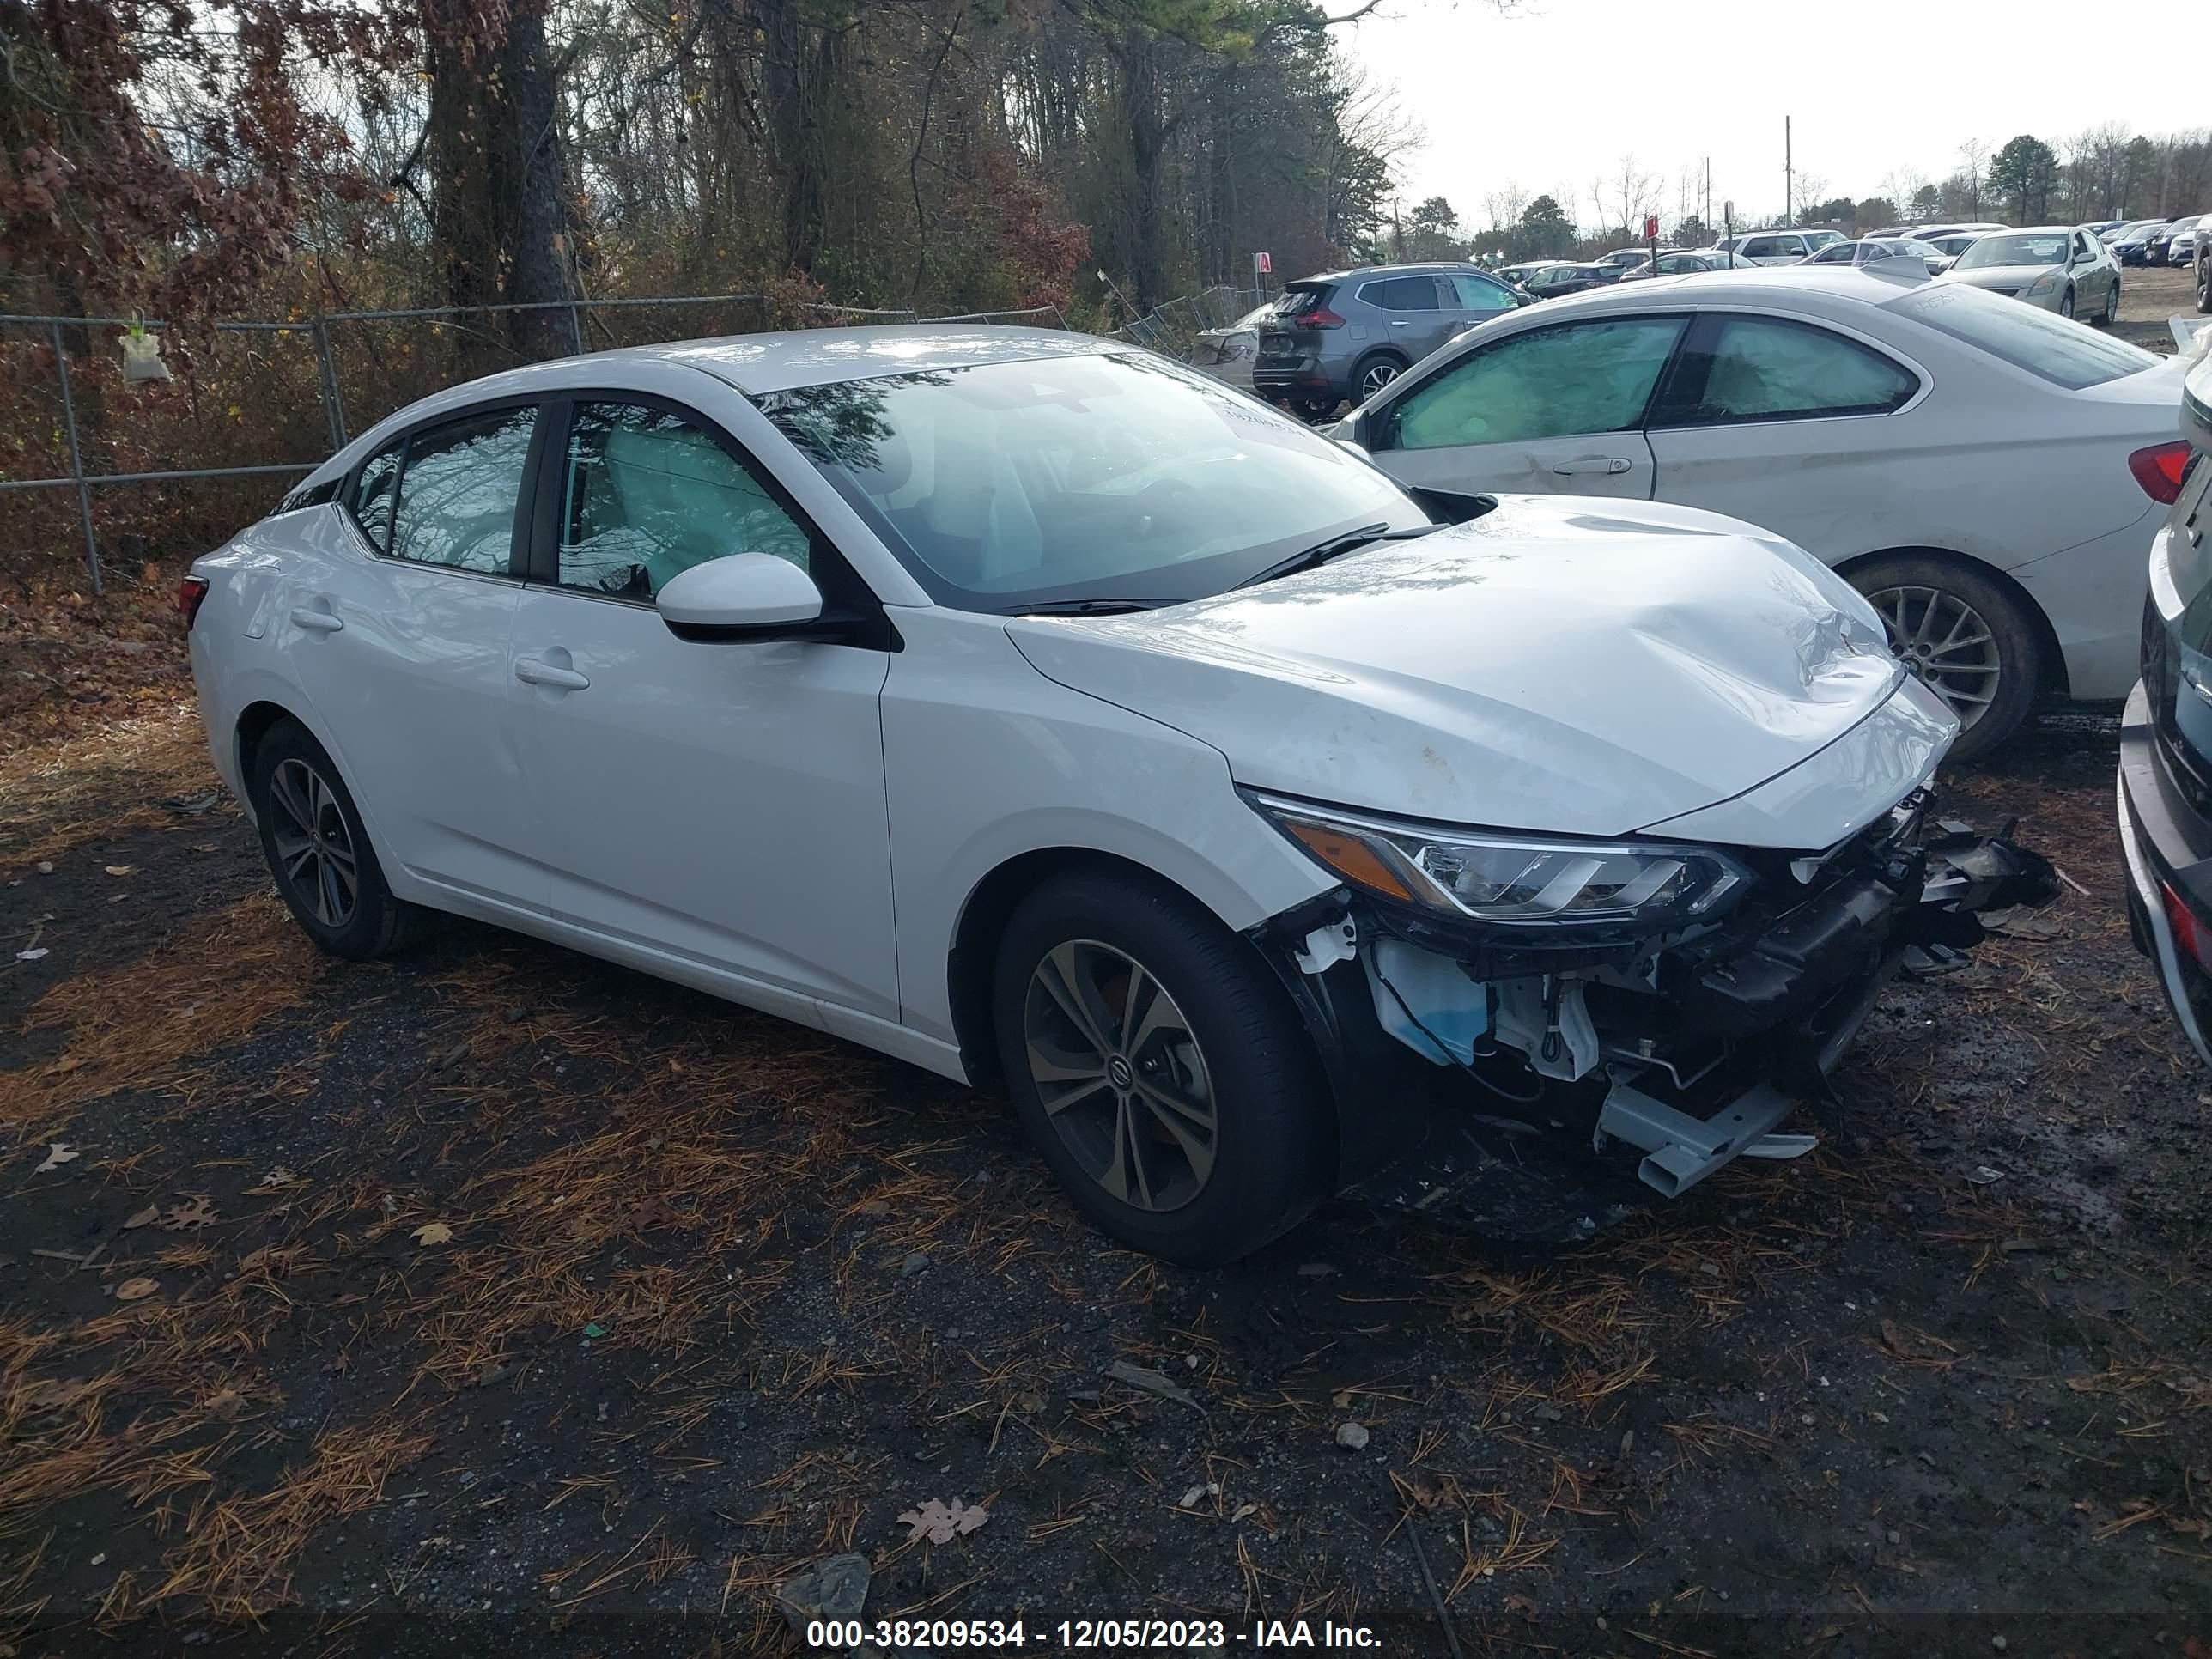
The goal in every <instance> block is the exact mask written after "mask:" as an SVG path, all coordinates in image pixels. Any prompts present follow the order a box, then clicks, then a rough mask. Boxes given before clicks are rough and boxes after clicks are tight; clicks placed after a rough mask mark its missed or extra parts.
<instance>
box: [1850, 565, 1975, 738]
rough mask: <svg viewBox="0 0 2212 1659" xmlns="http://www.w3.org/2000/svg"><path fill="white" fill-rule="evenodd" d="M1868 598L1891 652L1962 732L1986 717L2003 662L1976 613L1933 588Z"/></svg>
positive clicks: (1898, 590) (1889, 591) (1891, 590)
mask: <svg viewBox="0 0 2212 1659" xmlns="http://www.w3.org/2000/svg"><path fill="white" fill-rule="evenodd" d="M1867 598H1868V599H1869V602H1870V603H1871V604H1872V605H1873V606H1874V608H1875V611H1878V612H1879V613H1881V621H1882V626H1883V627H1884V628H1886V629H1888V630H1889V643H1890V646H1891V647H1892V648H1893V650H1895V651H1896V653H1897V654H1898V656H1899V658H1901V659H1903V660H1904V663H1905V666H1906V667H1907V668H1909V669H1911V671H1912V672H1913V674H1914V676H1915V677H1916V678H1919V679H1921V680H1923V681H1925V682H1926V683H1927V684H1929V686H1930V687H1931V688H1933V689H1934V690H1935V691H1936V693H1937V695H1939V696H1942V699H1943V700H1944V702H1948V703H1949V704H1950V705H1951V712H1952V713H1953V714H1956V715H1957V716H1958V717H1959V729H1960V731H1965V730H1966V729H1967V728H1968V727H1970V726H1972V725H1973V724H1974V722H1975V721H1977V720H1980V719H1981V717H1982V716H1983V715H1984V714H1986V713H1988V712H1989V707H1990V704H1991V703H1993V702H1996V696H1997V687H1998V685H1999V684H2000V683H2001V682H2002V679H2003V677H2004V659H2003V658H2002V656H2001V655H2000V654H1999V653H1998V651H1997V642H1996V635H1995V634H1994V633H1993V632H1991V631H1990V625H1989V623H1987V622H1985V621H1984V620H1983V618H1982V614H1981V612H1980V611H1977V610H1975V609H1974V608H1973V606H1972V605H1968V604H1967V603H1966V601H1965V600H1964V599H1960V598H1959V596H1958V595H1957V594H1955V593H1947V592H1943V591H1942V589H1941V588H1936V587H1885V588H1881V589H1879V590H1878V591H1876V592H1873V593H1869V595H1867Z"/></svg>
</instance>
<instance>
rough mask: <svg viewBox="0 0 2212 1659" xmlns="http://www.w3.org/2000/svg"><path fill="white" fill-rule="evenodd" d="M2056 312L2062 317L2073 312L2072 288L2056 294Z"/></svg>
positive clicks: (2069, 315)
mask: <svg viewBox="0 0 2212 1659" xmlns="http://www.w3.org/2000/svg"><path fill="white" fill-rule="evenodd" d="M2058 314H2059V315H2060V316H2062V317H2071V316H2072V315H2073V314H2074V290H2073V289H2070V288H2069V289H2067V290H2066V292H2065V293H2063V294H2062V295H2059V296H2058Z"/></svg>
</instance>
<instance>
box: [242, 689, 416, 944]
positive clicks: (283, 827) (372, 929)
mask: <svg viewBox="0 0 2212 1659" xmlns="http://www.w3.org/2000/svg"><path fill="white" fill-rule="evenodd" d="M247 787H248V789H249V790H250V792H251V794H252V802H253V816H254V817H255V819H256V820H257V821H258V823H259V826H260V830H261V855H262V857H264V859H266V860H268V861H269V873H270V875H271V876H273V877H275V878H276V890H277V891H278V892H279V893H280V894H282V895H283V899H284V903H285V905H286V907H287V908H289V909H290V911H291V912H292V916H293V919H294V920H295V921H297V922H298V923H299V924H300V926H301V928H302V929H304V930H305V932H306V933H307V937H308V938H309V939H313V940H314V942H315V943H316V945H319V947H320V948H321V949H323V950H325V951H329V952H330V954H331V955H332V956H334V957H346V958H348V959H349V960H351V961H354V962H368V961H372V960H374V959H375V958H376V957H387V956H392V955H394V954H396V953H398V951H404V950H405V949H406V948H407V947H408V946H409V945H413V944H415V943H416V942H417V941H418V940H419V939H421V938H422V935H423V933H425V932H427V931H428V924H429V922H430V920H431V917H432V914H433V913H432V912H430V911H428V910H425V909H424V908H422V907H421V906H420V905H416V904H410V903H408V902H406V901H404V899H398V898H395V897H393V896H392V889H391V887H390V886H389V885H387V884H386V882H385V879H384V867H383V866H381V865H380V864H379V863H378V862H377V860H376V849H375V848H373V847H371V846H370V845H369V842H368V829H366V828H365V827H364V826H363V824H362V821H361V809H360V808H358V807H356V805H354V803H353V793H352V792H351V791H350V790H349V789H348V788H347V787H346V783H345V780H344V779H343V777H341V776H340V775H338V769H337V767H336V766H335V765H333V764H332V763H331V757H330V756H329V755H327V754H326V753H325V752H324V750H323V746H322V744H319V743H317V742H316V741H315V739H314V738H313V737H312V736H311V735H309V733H308V732H307V727H305V726H301V724H300V723H299V722H298V721H297V720H289V719H287V720H278V721H277V722H276V724H275V725H274V726H270V728H269V730H268V731H267V732H265V733H264V734H263V736H262V738H261V741H260V743H259V744H258V745H257V746H256V747H255V749H254V750H253V762H252V775H251V778H250V781H249V782H248V785H247ZM303 831H304V833H303ZM348 857H350V860H351V865H350V871H349V874H350V878H351V879H350V891H348V882H347V880H346V875H347V873H348V871H347V866H346V863H345V860H346V859H347V858H348Z"/></svg>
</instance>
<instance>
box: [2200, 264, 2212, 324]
mask: <svg viewBox="0 0 2212 1659" xmlns="http://www.w3.org/2000/svg"><path fill="white" fill-rule="evenodd" d="M2197 312H2198V313H2199V314H2201V315H2204V316H2212V264H2205V263H2203V261H2202V260H2200V261H2198V262H2197Z"/></svg>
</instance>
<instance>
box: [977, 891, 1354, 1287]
mask: <svg viewBox="0 0 2212 1659" xmlns="http://www.w3.org/2000/svg"><path fill="white" fill-rule="evenodd" d="M993 1012H994V1021H995V1024H996V1026H997V1035H998V1042H999V1054H1000V1063H1001V1064H1002V1066H1004V1068H1005V1072H1006V1080H1007V1084H1008V1085H1009V1087H1010V1089H1011V1090H1012V1094H1013V1097H1014V1106H1015V1109H1016V1111H1017V1113H1018V1115H1019V1116H1020V1118H1021V1121H1022V1126H1023V1127H1024V1130H1025V1131H1026V1132H1027V1133H1028V1135H1029V1138H1030V1141H1031V1142H1032V1143H1033V1144H1034V1145H1035V1146H1036V1149H1037V1151H1038V1152H1039V1153H1040V1154H1041V1155H1042V1157H1043V1158H1044V1160H1045V1162H1046V1163H1047V1164H1048V1165H1050V1166H1051V1169H1052V1171H1053V1173H1054V1176H1057V1177H1058V1178H1059V1180H1060V1184H1061V1185H1062V1186H1063V1187H1065V1188H1066V1189H1067V1194H1068V1196H1069V1197H1070V1198H1071V1199H1072V1200H1073V1201H1074V1203H1075V1206H1076V1207H1077V1208H1078V1209H1079V1210H1080V1211H1082V1212H1083V1213H1084V1214H1085V1216H1087V1217H1089V1218H1090V1219H1091V1221H1092V1223H1094V1224H1095V1225H1097V1227H1098V1228H1099V1229H1100V1231H1103V1232H1105V1233H1106V1234H1108V1235H1109V1237H1112V1238H1114V1239H1115V1240H1116V1241H1117V1242H1119V1243H1122V1244H1126V1245H1127V1246H1129V1247H1130V1248H1131V1249H1138V1250H1143V1251H1146V1253H1148V1254H1150V1255H1157V1256H1160V1257H1163V1258H1164V1259H1165V1260H1167V1261H1176V1262H1180V1263H1182V1264H1184V1265H1185V1266H1189V1267H1206V1266H1215V1265H1218V1264H1220V1263H1224V1262H1229V1261H1236V1260H1237V1258H1239V1257H1240V1256H1244V1255H1249V1254H1251V1252H1253V1251H1254V1250H1256V1249H1259V1248H1260V1247H1261V1245H1263V1244H1265V1243H1268V1242H1269V1241H1270V1240H1271V1239H1273V1238H1274V1237H1277V1236H1279V1234H1281V1233H1282V1232H1284V1231H1286V1230H1287V1229H1289V1228H1290V1227H1291V1226H1292V1225H1295V1224H1296V1223H1297V1221H1298V1220H1300V1219H1301V1218H1303V1217H1304V1215H1305V1214H1306V1213H1307V1212H1308V1211H1310V1209H1311V1208H1312V1207H1313V1206H1314V1204H1315V1203H1316V1201H1318V1200H1319V1199H1320V1198H1321V1197H1322V1193H1323V1189H1324V1187H1325V1185H1326V1183H1327V1180H1328V1148H1329V1145H1330V1135H1329V1127H1328V1109H1327V1103H1328V1094H1327V1091H1326V1090H1325V1089H1324V1087H1323V1086H1322V1081H1321V1077H1320V1071H1319V1062H1318V1059H1317V1057H1316V1055H1315V1054H1314V1052H1313V1048H1312V1044H1311V1043H1310V1042H1309V1041H1308V1040H1307V1037H1306V1035H1305V1032H1304V1029H1303V1028H1302V1027H1301V1026H1300V1024H1299V1023H1298V1021H1297V1016H1296V1014H1295V1013H1294V1012H1293V1011H1292V1009H1291V1006H1290V1004H1289V1001H1288V1000H1287V999H1286V998H1285V995H1284V994H1283V991H1282V989H1281V987H1279V986H1278V985H1277V984H1275V983H1274V982H1273V981H1272V980H1271V979H1270V978H1269V977H1268V976H1267V969H1266V968H1265V966H1264V965H1263V964H1262V963H1259V962H1257V961H1255V960H1254V959H1253V957H1252V954H1251V951H1250V949H1249V946H1248V945H1245V943H1244V942H1243V940H1242V939H1238V938H1237V936H1236V935H1235V934H1233V933H1231V932H1230V931H1229V930H1228V929H1227V928H1225V927H1223V926H1222V925H1221V923H1220V922H1219V921H1217V920H1216V919H1215V918H1214V917H1212V915H1208V914H1207V913H1206V911H1205V910H1203V909H1202V908H1200V907H1199V906H1198V905H1197V904H1196V903H1194V902H1192V901H1191V900H1189V899H1188V898H1186V897H1183V896H1182V895H1180V894H1177V893H1175V892H1173V891H1172V890H1168V889H1164V888H1159V887H1155V886H1153V885H1152V884H1148V883H1146V882H1142V881H1139V880H1136V879H1133V878H1127V877H1121V876H1116V875H1108V874H1093V875H1080V876H1068V877H1063V878H1058V879H1055V880H1054V881H1051V882H1048V883H1047V884H1045V885H1043V886H1042V887H1040V888H1038V889H1037V890H1036V891H1035V892H1034V893H1032V894H1030V896H1029V897H1028V898H1026V899H1024V901H1023V902H1022V903H1021V905H1020V906H1019V907H1018V908H1017V909H1016V910H1015V912H1014V915H1013V917H1012V921H1009V923H1008V924H1007V927H1006V935H1005V937H1004V938H1003V939H1001V940H1000V946H999V952H998V959H997V963H996V972H995V976H994V987H993Z"/></svg>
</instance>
